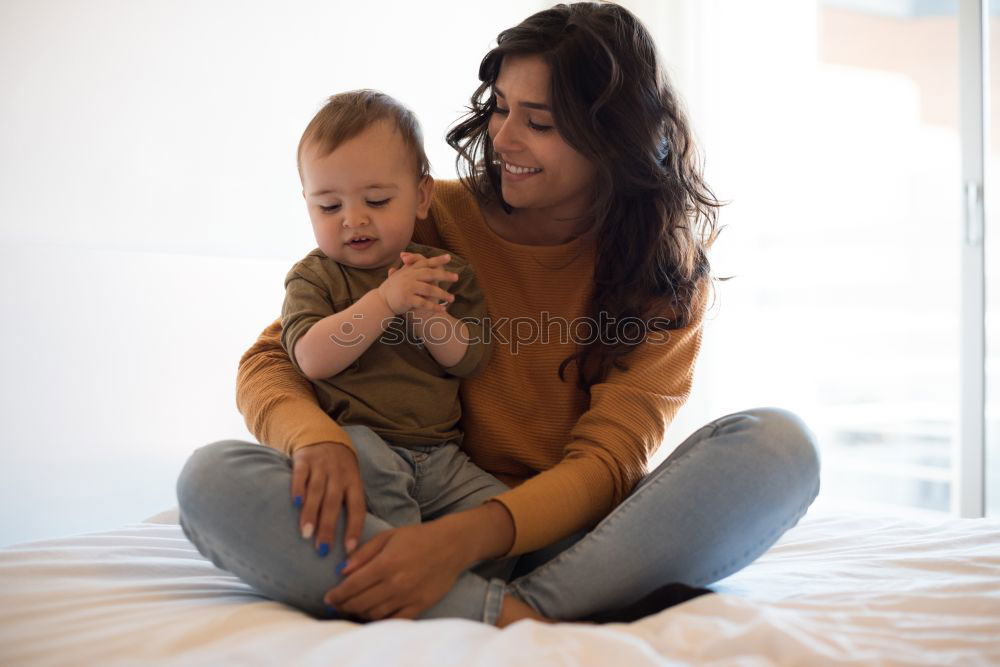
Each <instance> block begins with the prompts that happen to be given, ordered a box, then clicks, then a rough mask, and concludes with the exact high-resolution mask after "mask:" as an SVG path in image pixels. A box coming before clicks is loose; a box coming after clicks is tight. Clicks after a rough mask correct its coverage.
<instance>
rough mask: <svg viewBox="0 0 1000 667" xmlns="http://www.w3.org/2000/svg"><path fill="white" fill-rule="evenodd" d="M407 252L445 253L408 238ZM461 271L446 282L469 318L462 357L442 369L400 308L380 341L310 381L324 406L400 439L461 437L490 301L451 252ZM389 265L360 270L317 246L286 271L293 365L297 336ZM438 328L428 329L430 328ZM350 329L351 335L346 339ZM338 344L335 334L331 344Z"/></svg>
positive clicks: (485, 354) (431, 441)
mask: <svg viewBox="0 0 1000 667" xmlns="http://www.w3.org/2000/svg"><path fill="white" fill-rule="evenodd" d="M406 252H412V253H419V254H421V255H423V256H424V257H433V256H436V255H441V254H443V253H444V251H443V250H440V249H438V248H433V247H431V246H426V245H421V244H418V243H410V244H409V245H408V246H406ZM443 268H444V269H445V270H447V271H451V272H454V273H457V274H458V280H457V281H455V282H454V283H445V282H443V283H441V286H442V288H443V289H445V290H447V291H449V292H451V293H452V294H454V295H455V300H454V301H453V302H452V303H451V304H450V305H449V306H448V312H449V313H450V314H451V315H452V317H455V318H456V319H459V320H464V321H465V324H466V326H467V327H468V331H469V339H470V342H469V343H468V344H467V345H466V350H465V354H464V355H463V356H462V358H461V360H459V362H458V363H457V364H456V365H454V366H451V367H449V368H443V367H442V366H441V365H440V364H439V363H438V362H437V360H435V359H434V357H432V356H431V353H430V352H429V351H428V350H427V348H426V347H425V346H424V345H423V344H421V343H420V342H419V341H417V339H416V338H415V336H414V334H413V333H412V329H411V330H410V331H409V333H408V332H407V323H406V320H405V318H404V317H403V316H401V315H397V316H396V317H394V318H393V320H392V323H391V324H390V325H389V326H388V327H386V329H385V331H383V332H382V335H381V336H380V337H379V339H378V340H377V341H375V342H374V343H372V344H371V346H370V347H369V348H368V349H367V350H365V351H364V352H363V353H362V354H361V355H360V356H359V357H358V358H357V359H356V360H355V361H354V362H353V363H352V364H351V365H350V366H348V367H347V368H345V369H344V370H342V371H341V372H340V373H338V374H337V375H334V376H332V377H329V378H324V379H322V380H310V382H312V384H313V387H314V388H315V390H316V395H317V397H318V398H319V404H320V406H321V407H322V408H323V409H324V410H325V411H326V413H327V414H328V415H330V417H332V418H333V419H334V420H336V421H337V423H339V424H341V425H347V424H364V425H366V426H369V427H371V429H372V430H373V431H375V432H376V433H378V434H379V435H380V436H381V437H382V438H384V439H385V440H387V441H388V442H390V443H392V444H394V445H400V446H404V447H405V446H408V445H436V444H442V443H444V442H447V441H457V442H458V443H459V444H461V439H462V431H461V430H460V428H459V419H460V417H461V415H462V408H461V404H460V403H459V398H458V384H459V379H460V378H463V377H475V376H477V375H479V374H480V373H481V372H482V370H483V368H485V366H486V364H487V362H488V361H489V345H488V341H487V338H486V335H488V332H484V324H485V319H486V301H485V298H484V297H483V293H482V291H481V290H480V288H479V285H478V284H477V283H476V280H475V274H474V273H473V270H472V266H471V265H469V264H468V262H466V261H465V260H464V259H462V258H461V257H459V256H457V255H455V254H453V253H452V255H451V261H449V262H448V263H447V264H445V265H444V267H443ZM387 273H388V271H387V269H385V268H381V269H359V268H354V267H351V266H346V265H344V264H340V263H338V262H337V261H335V260H333V259H330V258H329V257H327V256H326V254H325V253H323V251H322V250H320V249H319V248H316V249H315V250H313V251H312V252H310V253H309V254H308V255H306V256H305V258H303V259H302V260H301V261H299V262H298V263H296V264H295V266H293V267H292V269H291V270H290V271H289V272H288V275H287V276H285V302H284V304H283V306H282V309H281V344H282V346H283V347H284V348H285V351H286V352H287V353H288V357H289V359H291V361H292V365H294V366H295V368H296V369H297V370H298V371H299V372H300V373H301V372H302V368H301V367H300V366H299V364H298V361H297V360H296V359H295V355H294V353H293V350H294V349H295V343H296V341H298V339H299V338H300V337H301V336H303V335H304V334H305V333H306V331H308V330H309V328H310V327H311V326H312V325H314V324H315V323H316V322H318V321H319V320H321V319H323V318H325V317H327V316H329V315H332V314H333V313H337V312H340V311H342V310H344V309H345V308H348V307H350V306H351V305H352V304H353V303H354V302H355V301H357V300H358V299H360V298H361V297H362V296H364V295H365V294H367V293H368V292H369V291H371V290H373V289H375V288H377V287H378V286H379V285H380V284H381V283H382V282H383V281H384V280H385V279H386V277H387ZM431 332H433V329H431V330H430V331H429V332H425V333H428V334H429V333H431ZM348 338H349V336H348V335H345V339H348ZM333 344H335V343H334V342H333V341H331V345H333Z"/></svg>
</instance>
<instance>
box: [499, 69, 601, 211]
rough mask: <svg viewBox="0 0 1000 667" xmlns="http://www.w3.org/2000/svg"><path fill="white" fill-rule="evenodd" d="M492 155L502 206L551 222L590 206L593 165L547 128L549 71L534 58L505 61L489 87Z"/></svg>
mask: <svg viewBox="0 0 1000 667" xmlns="http://www.w3.org/2000/svg"><path fill="white" fill-rule="evenodd" d="M493 92H494V94H495V95H496V110H495V111H494V112H493V115H492V116H491V117H490V124H489V133H490V139H492V141H493V149H494V152H495V153H496V156H497V158H498V159H499V160H500V161H501V164H500V165H499V167H500V177H501V184H502V186H503V198H504V200H505V201H506V202H507V203H508V204H510V205H511V206H513V207H514V208H520V209H537V210H541V211H544V212H546V213H547V214H549V215H550V216H551V217H558V218H574V217H579V216H581V215H582V214H583V213H584V211H585V210H586V208H587V207H588V206H589V205H590V203H591V200H592V193H593V185H594V176H595V173H596V169H595V167H594V164H593V163H592V162H591V161H590V160H588V159H587V158H585V157H584V156H583V155H581V154H580V153H578V152H577V151H576V149H574V148H573V147H572V146H570V145H569V144H568V143H566V140H565V139H563V137H562V135H560V134H559V131H558V130H557V129H556V128H555V126H554V125H553V119H552V111H551V104H552V102H551V100H550V99H549V66H548V64H547V63H546V62H545V61H544V60H543V59H542V58H541V57H540V56H507V57H505V58H504V59H503V62H502V63H501V65H500V73H499V75H498V76H497V80H496V83H495V84H494V86H493Z"/></svg>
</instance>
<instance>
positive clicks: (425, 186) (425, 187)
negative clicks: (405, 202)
mask: <svg viewBox="0 0 1000 667" xmlns="http://www.w3.org/2000/svg"><path fill="white" fill-rule="evenodd" d="M433 193H434V178H433V177H432V176H431V175H430V174H427V175H426V176H424V177H423V178H421V179H420V183H419V184H417V219H418V220H426V219H427V213H428V212H429V211H430V210H431V195H432V194H433Z"/></svg>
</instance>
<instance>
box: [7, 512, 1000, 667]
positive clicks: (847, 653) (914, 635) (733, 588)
mask: <svg viewBox="0 0 1000 667" xmlns="http://www.w3.org/2000/svg"><path fill="white" fill-rule="evenodd" d="M711 588H712V589H713V590H715V591H716V593H715V594H713V595H702V596H700V597H697V598H694V599H692V600H688V601H687V602H683V603H681V604H679V605H676V606H674V607H671V608H669V609H666V610H664V611H662V612H660V613H659V614H655V615H653V616H649V617H646V618H644V619H642V620H640V621H637V622H635V623H631V624H608V625H600V626H597V625H588V626H584V625H578V624H568V623H562V624H558V625H546V624H541V623H536V622H534V621H527V620H526V621H521V622H518V623H515V624H513V625H511V626H509V627H508V628H505V629H503V630H500V629H498V628H495V627H492V626H487V625H484V624H481V623H476V622H473V621H468V620H461V619H439V620H433V621H417V622H414V621H404V620H387V621H381V622H377V623H369V624H363V625H359V624H354V623H350V622H346V621H319V620H314V619H312V618H311V617H309V616H306V615H305V614H303V613H301V612H298V611H297V610H295V609H292V608H290V607H287V606H285V605H282V604H280V603H277V602H273V601H270V600H267V599H265V598H263V597H261V596H260V595H258V594H256V593H255V592H254V591H253V590H252V589H251V588H250V587H249V586H247V585H246V584H244V583H243V582H242V581H240V580H239V579H237V578H236V577H234V576H232V575H230V574H228V573H227V572H224V571H222V570H219V569H218V568H216V567H215V566H214V565H212V564H211V562H209V561H208V560H206V559H205V558H203V557H202V556H201V555H200V554H199V553H198V552H197V550H196V549H195V548H194V546H193V545H191V543H190V542H188V540H187V539H186V538H185V537H184V534H183V533H182V532H181V529H180V526H179V525H177V512H176V508H174V509H169V510H166V511H164V512H161V513H160V514H158V515H156V516H153V517H149V518H148V519H146V520H145V521H143V522H141V523H135V524H129V525H125V526H122V527H120V528H117V529H114V530H108V531H104V532H96V533H89V534H84V535H76V536H70V537H60V538H55V539H46V540H40V541H33V542H27V543H22V544H16V545H12V546H9V547H6V548H4V549H0V596H2V597H0V600H2V604H0V664H3V665H6V666H13V665H64V664H69V663H72V664H77V665H79V664H84V665H96V664H100V665H109V664H148V663H156V664H178V665H220V664H246V665H256V664H261V665H264V664H267V665H270V664H295V665H329V664H336V665H378V666H379V667H382V666H384V665H411V664H412V665H416V664H428V665H436V666H444V665H498V666H499V665H505V666H506V665H511V664H519V665H521V664H559V665H611V664H614V665H629V666H630V667H631V666H634V665H684V664H706V663H710V664H713V665H748V666H749V665H753V666H758V665H772V664H773V665H823V664H856V665H989V664H994V665H1000V519H996V518H987V519H957V518H952V517H941V518H939V519H916V518H909V517H907V518H898V517H890V516H881V515H858V514H848V513H845V512H830V511H825V512H814V511H813V510H810V512H809V513H808V514H807V515H806V516H805V517H803V519H802V520H801V521H800V522H799V523H798V525H796V526H795V527H794V528H792V529H791V530H789V531H788V532H787V533H785V535H784V536H782V538H781V539H780V540H779V541H778V542H777V543H776V544H775V545H774V546H773V547H772V548H771V549H770V550H769V551H768V552H767V553H766V554H764V555H763V556H762V557H761V558H759V559H758V560H757V561H755V562H754V563H752V564H751V565H749V566H748V567H746V568H744V569H743V570H741V571H740V572H737V573H735V574H733V575H731V576H730V577H728V578H726V579H724V580H722V581H720V582H716V583H715V584H713V585H712V586H711Z"/></svg>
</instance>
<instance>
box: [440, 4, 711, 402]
mask: <svg viewBox="0 0 1000 667" xmlns="http://www.w3.org/2000/svg"><path fill="white" fill-rule="evenodd" d="M523 55H535V56H540V57H541V58H543V59H544V60H545V62H546V63H548V66H549V68H550V75H551V77H550V100H549V105H550V106H551V107H552V115H553V120H554V122H555V126H556V128H557V130H558V131H559V134H560V135H561V136H562V137H563V138H564V139H565V140H566V142H567V143H569V144H570V145H571V146H572V147H573V148H575V149H576V150H577V151H578V152H579V153H581V154H582V155H584V156H585V157H586V158H588V159H589V160H590V161H592V162H593V164H594V165H595V166H596V169H597V175H596V179H597V180H596V183H595V187H594V200H593V203H592V205H591V207H590V209H589V211H588V214H587V215H588V216H589V217H590V219H592V220H594V222H595V225H596V227H595V228H594V229H595V231H596V234H597V236H596V240H597V258H596V263H595V267H594V291H593V295H592V298H591V302H590V304H589V310H590V312H589V316H590V317H592V318H594V320H593V321H594V322H600V321H603V320H602V319H600V318H599V317H598V314H599V313H601V312H604V313H605V314H606V315H607V316H610V317H613V318H614V320H613V321H615V322H622V321H623V320H624V321H630V320H631V321H632V322H634V321H635V320H634V319H632V318H639V319H640V320H641V321H642V322H644V323H651V324H649V325H648V326H649V328H652V329H654V330H659V331H662V330H667V329H679V328H683V327H686V326H688V325H689V324H690V323H691V322H692V320H693V318H696V317H699V316H700V314H701V313H702V310H703V308H704V307H705V300H706V298H707V290H706V289H705V287H707V286H708V285H710V284H711V279H710V273H711V269H710V265H709V261H708V257H707V251H708V249H709V248H710V247H711V246H712V244H713V243H714V241H715V239H716V237H717V236H718V234H719V232H720V231H721V229H717V228H716V219H717V213H718V211H717V209H718V208H719V207H721V206H723V205H724V204H723V202H720V201H718V200H716V198H715V196H714V194H713V193H712V191H711V190H710V189H709V187H708V186H707V185H706V184H705V182H704V180H703V179H702V167H701V164H700V162H701V159H700V157H699V154H698V149H697V147H696V145H695V141H694V137H693V135H692V132H691V130H690V128H689V126H688V121H687V119H686V117H685V113H684V111H683V109H682V107H681V102H680V100H679V99H678V97H677V95H676V94H675V93H674V91H673V89H672V88H671V86H670V83H669V80H668V78H667V76H666V73H665V72H664V71H663V70H662V69H661V67H660V65H659V61H658V57H657V53H656V46H655V45H654V43H653V39H652V37H650V35H649V32H648V31H647V30H646V28H645V27H644V26H643V25H642V24H641V23H640V22H639V20H638V19H637V18H636V17H635V16H633V15H632V14H631V13H630V12H629V11H628V10H626V9H624V8H622V7H620V6H618V5H615V4H611V3H595V2H580V3H575V4H571V5H565V4H560V5H556V6H555V7H553V8H551V9H547V10H545V11H541V12H538V13H537V14H534V15H532V16H529V17H528V18H527V19H525V20H524V21H523V22H521V24H520V25H518V26H515V27H513V28H509V29H507V30H504V31H503V32H501V33H500V35H499V36H498V37H497V46H496V48H494V49H492V50H491V51H490V52H489V53H487V54H486V57H484V58H483V60H482V63H481V64H480V66H479V79H480V80H481V81H482V83H481V85H480V86H479V88H477V89H476V92H475V93H473V95H472V99H471V106H470V107H469V113H468V114H467V115H466V116H464V117H463V118H461V119H460V120H459V121H458V123H456V124H455V126H453V127H452V128H451V130H450V131H449V132H448V136H447V139H448V143H449V145H451V146H452V148H454V149H455V150H457V151H458V157H457V158H456V164H457V166H458V172H459V175H460V177H461V179H462V181H463V182H464V183H465V185H466V186H467V187H468V188H469V189H470V190H472V192H474V193H475V194H476V195H477V196H478V197H479V198H480V199H481V200H482V201H484V202H495V203H498V204H499V205H500V206H501V207H502V208H503V209H504V211H506V212H507V213H510V211H511V210H512V209H511V207H510V206H509V205H508V204H507V203H506V202H505V201H504V200H503V195H502V192H501V186H500V173H499V167H498V165H497V163H496V158H495V156H494V150H493V145H492V142H491V140H490V137H489V133H488V126H489V121H490V116H491V115H492V113H493V110H494V109H495V107H496V96H495V94H494V92H493V86H494V84H495V83H496V80H497V76H498V75H499V73H500V65H501V63H502V61H503V59H504V58H505V57H507V56H523ZM721 280H728V278H723V279H721ZM625 318H629V320H626V319H625ZM663 318H666V321H667V323H666V324H664V319H663ZM661 335H663V334H661ZM666 335H669V334H666ZM632 349H634V345H633V344H630V343H628V342H620V341H616V340H610V341H607V340H599V341H598V342H596V343H594V344H591V345H581V346H579V347H578V348H577V350H576V351H575V352H574V353H573V354H572V355H570V356H569V357H567V358H566V359H565V360H564V361H563V362H562V364H560V366H559V377H560V378H561V379H564V380H565V377H564V371H565V369H566V366H567V365H568V364H569V363H570V362H571V361H573V360H575V361H576V364H577V383H578V385H579V386H580V388H581V389H583V390H584V391H586V392H588V393H589V391H590V387H591V386H592V385H594V384H596V383H598V382H601V381H602V380H603V379H604V378H605V377H606V376H607V373H608V371H609V370H610V368H611V365H612V364H613V365H614V366H615V367H617V368H619V369H622V370H624V369H627V368H628V366H627V365H626V364H624V363H623V361H622V358H623V357H624V356H625V355H626V354H628V353H629V352H630V351H631V350H632Z"/></svg>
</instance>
